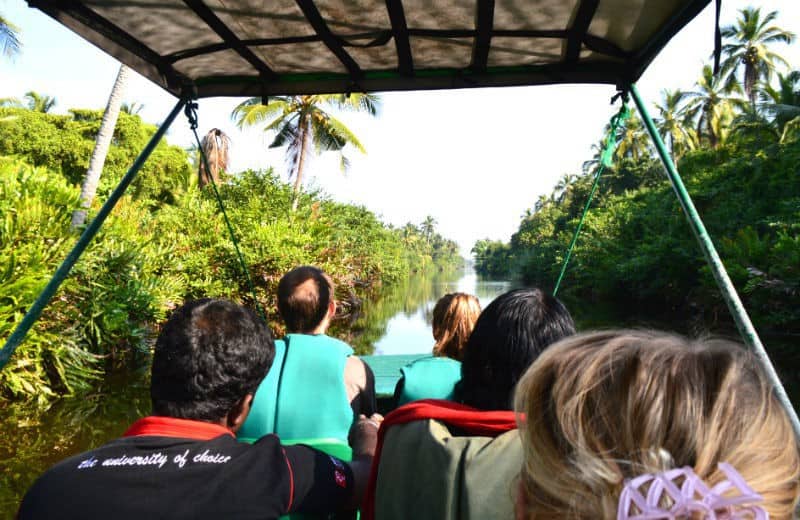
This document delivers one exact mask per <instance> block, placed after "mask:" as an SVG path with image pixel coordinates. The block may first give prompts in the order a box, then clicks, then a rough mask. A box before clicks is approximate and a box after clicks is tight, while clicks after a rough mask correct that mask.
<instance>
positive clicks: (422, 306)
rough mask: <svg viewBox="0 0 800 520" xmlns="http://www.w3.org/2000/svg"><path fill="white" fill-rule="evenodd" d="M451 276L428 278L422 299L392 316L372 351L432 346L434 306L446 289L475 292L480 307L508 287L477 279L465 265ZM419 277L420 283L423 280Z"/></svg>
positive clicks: (403, 351) (411, 351)
mask: <svg viewBox="0 0 800 520" xmlns="http://www.w3.org/2000/svg"><path fill="white" fill-rule="evenodd" d="M457 274H458V275H459V276H458V277H457V278H456V279H454V280H430V281H428V284H429V289H430V290H429V292H428V293H427V294H428V296H427V298H426V299H425V301H422V302H419V303H418V307H417V309H416V310H415V311H413V312H410V313H409V312H404V313H400V314H397V315H395V316H393V317H391V318H390V319H389V321H388V323H387V324H386V332H385V333H384V334H383V336H382V337H381V338H380V339H379V340H378V341H377V342H376V343H375V345H374V353H375V354H377V355H390V354H424V353H428V352H430V351H431V349H432V348H433V343H434V341H433V334H432V331H431V321H432V319H433V307H434V306H435V305H436V302H437V301H438V300H439V298H441V297H442V296H444V295H445V294H447V293H451V292H463V293H468V294H474V295H475V296H477V297H478V300H479V301H480V304H481V308H484V307H486V306H487V305H488V304H489V302H491V301H492V300H494V299H495V298H496V297H497V296H498V295H500V294H502V293H504V292H506V291H508V290H509V289H510V288H511V283H510V282H497V281H486V280H480V279H479V278H478V276H477V274H475V271H474V270H471V269H468V270H465V271H462V272H459V273H457ZM425 282H426V280H424V279H421V280H419V283H422V284H424V283H425Z"/></svg>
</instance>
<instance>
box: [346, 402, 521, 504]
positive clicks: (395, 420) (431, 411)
mask: <svg viewBox="0 0 800 520" xmlns="http://www.w3.org/2000/svg"><path fill="white" fill-rule="evenodd" d="M427 419H435V420H437V421H441V422H443V423H445V424H447V425H448V426H454V427H456V428H458V429H460V430H462V431H464V432H466V433H467V435H477V436H483V437H497V436H498V435H500V434H503V433H505V432H507V431H509V430H513V429H515V428H516V427H517V414H516V413H514V412H511V411H507V410H494V411H488V412H487V411H484V410H478V409H477V408H472V407H471V406H467V405H463V404H458V403H453V402H450V401H445V400H442V399H423V400H421V401H414V402H412V403H408V404H406V405H403V406H401V407H399V408H397V409H396V410H394V411H392V412H390V413H389V414H388V415H387V416H386V418H385V419H384V420H383V423H382V424H381V427H380V430H378V445H377V447H376V448H375V457H374V458H373V459H372V468H371V470H370V477H369V484H368V485H367V493H366V495H365V496H364V505H363V507H362V510H361V513H362V518H364V520H374V518H375V491H376V488H377V480H378V466H379V465H380V460H381V450H382V449H383V439H384V438H385V437H386V431H387V430H388V429H389V428H391V427H392V426H395V425H398V424H405V423H409V422H412V421H424V420H427Z"/></svg>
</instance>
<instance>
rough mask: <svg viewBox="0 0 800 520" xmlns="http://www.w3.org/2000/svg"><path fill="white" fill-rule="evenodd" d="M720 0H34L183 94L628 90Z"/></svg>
mask: <svg viewBox="0 0 800 520" xmlns="http://www.w3.org/2000/svg"><path fill="white" fill-rule="evenodd" d="M709 1H710V0H527V1H519V0H498V1H492V0H478V1H467V0H436V1H431V0H384V1H380V2H377V1H372V0H296V1H295V0H270V1H268V2H267V1H263V0H261V1H255V0H205V1H200V0H185V1H178V0H89V1H81V0H29V4H30V5H31V6H33V7H36V8H38V9H40V10H42V11H44V12H45V13H47V14H48V15H50V16H51V17H53V18H55V19H56V20H57V21H58V22H60V23H61V24H63V25H65V26H66V27H69V28H70V29H71V30H73V31H75V32H76V33H77V34H78V35H80V36H81V37H82V38H84V39H86V40H88V41H89V42H91V43H93V44H95V45H96V46H98V47H99V48H100V49H102V50H103V51H105V52H107V53H108V54H110V55H112V56H113V57H115V58H117V59H118V60H119V61H121V62H122V63H124V64H126V65H128V66H129V67H131V68H132V69H134V70H136V71H137V72H139V73H140V74H142V75H143V76H145V77H146V78H148V79H150V80H151V81H153V82H154V83H156V84H157V85H160V86H161V87H163V88H164V89H166V90H167V91H169V92H171V93H172V94H174V95H175V96H182V95H186V94H189V93H191V94H193V95H196V96H197V97H208V96H263V97H267V96H274V95H294V94H322V93H346V92H362V91H363V92H371V91H395V90H426V89H452V88H468V87H500V86H510V85H540V84H553V83H601V84H603V83H604V84H612V85H616V86H618V87H620V88H625V87H627V86H629V85H630V84H632V83H633V82H635V81H636V80H637V79H638V78H639V76H641V74H642V73H643V72H644V70H645V68H646V67H647V66H648V64H649V63H650V62H651V61H652V60H653V58H654V57H655V56H656V55H657V54H658V52H659V51H660V50H661V49H662V48H663V47H664V46H665V45H666V44H667V42H668V41H669V40H670V38H672V36H674V35H675V33H677V32H678V31H679V30H680V29H681V28H682V27H683V26H684V25H686V24H687V23H688V22H689V21H690V20H691V19H692V18H694V17H695V16H696V15H697V14H698V13H699V12H700V11H701V10H702V9H703V8H704V7H705V6H706V5H707V4H708V3H709ZM717 7H719V6H717ZM709 40H711V38H709ZM711 43H712V42H711V41H709V47H711Z"/></svg>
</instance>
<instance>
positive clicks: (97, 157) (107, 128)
mask: <svg viewBox="0 0 800 520" xmlns="http://www.w3.org/2000/svg"><path fill="white" fill-rule="evenodd" d="M129 70H130V69H129V68H128V67H126V66H125V65H120V66H119V72H118V73H117V80H116V81H115V82H114V87H113V88H112V89H111V94H110V95H109V96H108V104H107V105H106V111H105V112H104V113H103V120H102V121H101V122H100V130H99V131H98V132H97V140H96V141H95V144H94V151H93V152H92V157H91V159H89V169H88V170H87V171H86V176H85V177H84V178H83V184H82V185H81V206H80V208H78V209H76V210H75V211H74V212H73V213H72V225H71V227H72V229H75V228H77V227H79V226H82V225H83V224H84V223H85V222H86V213H87V211H88V209H89V208H90V207H91V206H92V200H94V195H95V193H96V192H97V185H98V183H99V182H100V174H101V173H102V172H103V164H104V163H105V162H106V155H108V149H109V147H110V146H111V138H112V137H114V128H115V127H116V126H117V118H118V117H119V110H120V107H121V106H122V94H123V92H124V90H125V83H126V82H127V79H128V71H129Z"/></svg>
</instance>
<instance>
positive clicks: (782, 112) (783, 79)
mask: <svg viewBox="0 0 800 520" xmlns="http://www.w3.org/2000/svg"><path fill="white" fill-rule="evenodd" d="M761 99H762V102H761V106H762V107H763V110H764V112H765V113H767V114H768V115H769V116H771V117H772V118H773V122H774V124H775V126H776V127H777V129H778V132H779V133H783V129H784V127H785V126H786V123H788V122H789V121H791V120H792V119H794V118H796V117H800V70H793V71H791V72H789V73H788V74H786V75H783V74H778V86H777V88H775V87H772V86H771V85H765V86H764V87H763V88H762V89H761Z"/></svg>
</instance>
